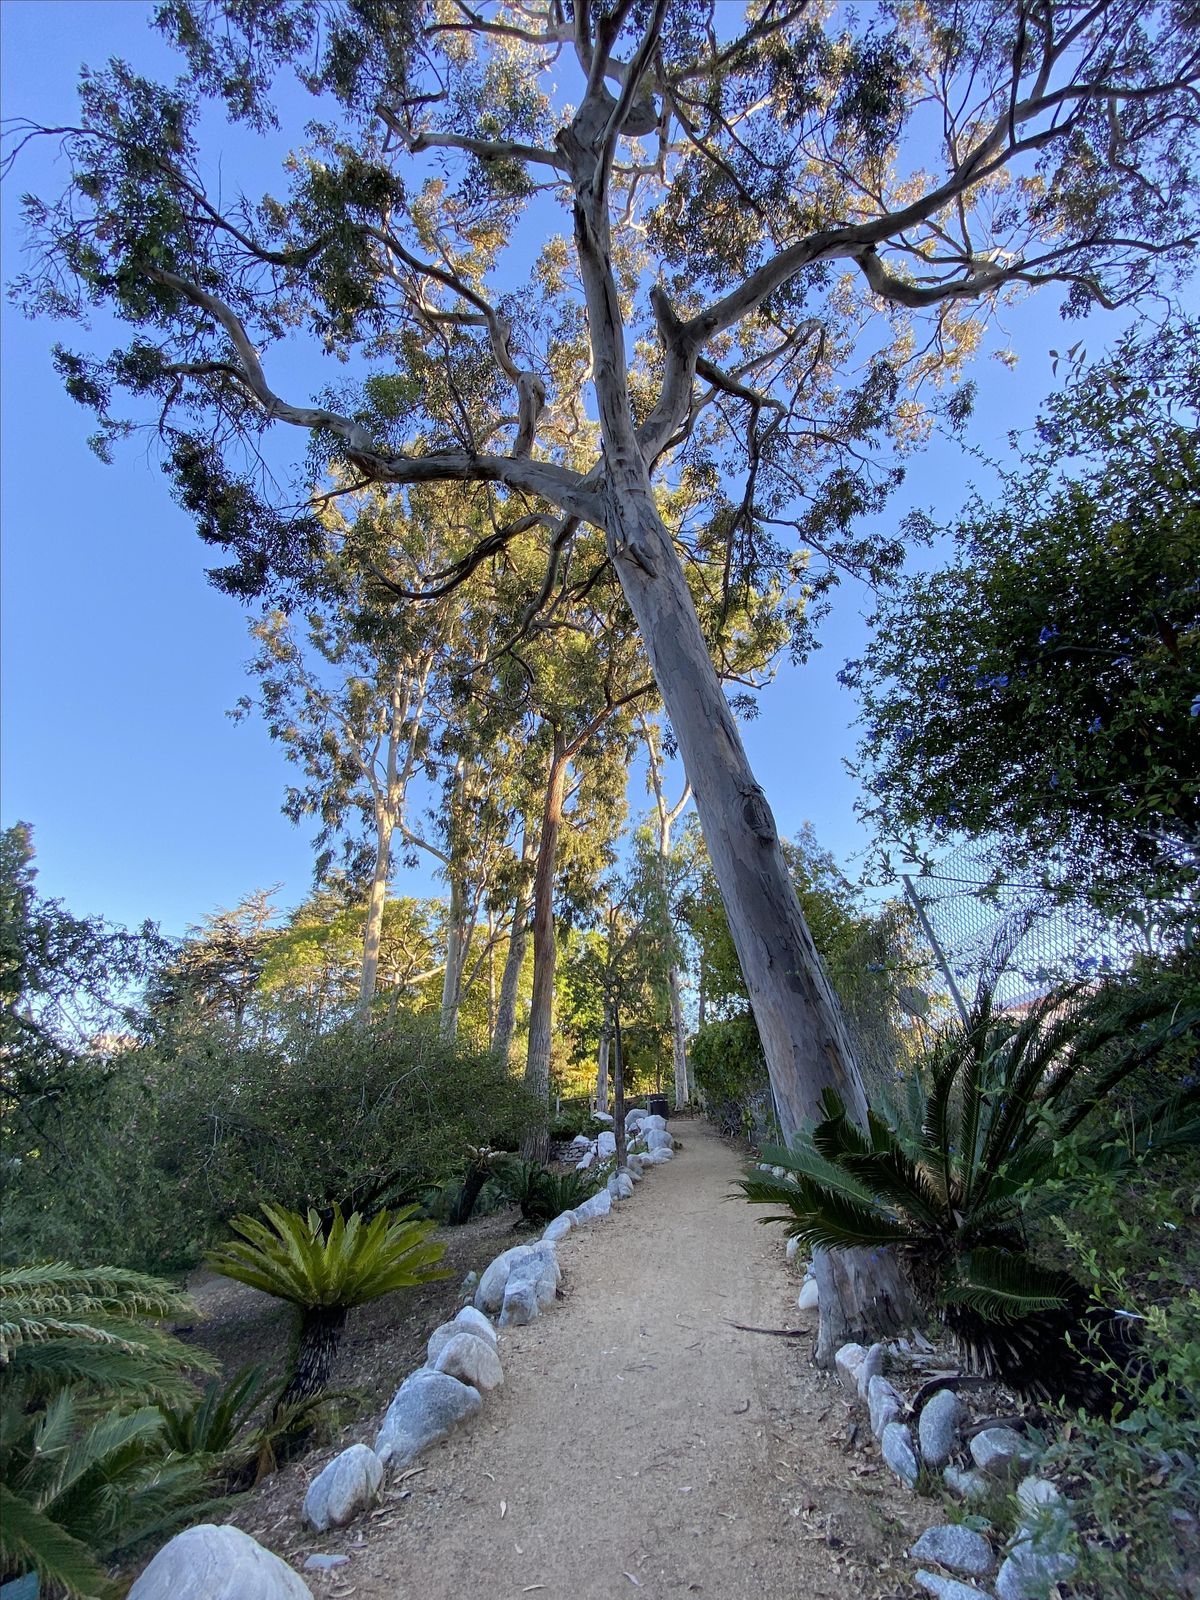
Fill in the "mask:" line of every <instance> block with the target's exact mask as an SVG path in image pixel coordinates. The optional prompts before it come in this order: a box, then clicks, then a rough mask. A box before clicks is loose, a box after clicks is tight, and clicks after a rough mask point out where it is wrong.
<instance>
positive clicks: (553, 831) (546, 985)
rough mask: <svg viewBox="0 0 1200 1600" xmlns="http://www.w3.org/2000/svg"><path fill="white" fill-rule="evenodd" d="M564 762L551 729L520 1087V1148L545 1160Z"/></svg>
mask: <svg viewBox="0 0 1200 1600" xmlns="http://www.w3.org/2000/svg"><path fill="white" fill-rule="evenodd" d="M567 764H568V763H567V758H566V743H565V741H564V739H563V736H562V734H561V733H560V732H559V731H558V730H557V729H555V733H554V752H553V754H552V756H551V758H550V773H549V776H548V778H547V781H546V801H545V805H544V807H543V810H542V831H541V835H540V837H539V839H538V850H537V867H536V869H535V871H534V877H533V996H532V999H531V1001H530V1006H529V1050H528V1054H527V1056H526V1060H525V1087H526V1088H527V1089H528V1090H529V1092H530V1094H531V1095H532V1096H533V1099H534V1103H535V1104H536V1105H537V1107H538V1108H539V1111H540V1115H541V1122H540V1126H538V1127H535V1128H533V1129H531V1131H530V1132H529V1133H528V1134H527V1135H526V1138H525V1141H524V1143H523V1145H522V1147H521V1151H522V1154H523V1155H524V1156H525V1157H526V1158H527V1159H532V1160H536V1161H545V1159H546V1156H547V1155H548V1153H549V1149H550V1130H549V1101H550V1050H551V1043H552V1033H553V1027H554V969H555V965H556V963H557V955H558V951H557V946H556V944H555V937H554V866H555V861H556V859H557V856H558V835H559V830H560V829H561V827H562V818H563V798H564V796H565V794H566V787H567Z"/></svg>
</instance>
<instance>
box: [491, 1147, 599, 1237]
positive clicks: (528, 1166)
mask: <svg viewBox="0 0 1200 1600" xmlns="http://www.w3.org/2000/svg"><path fill="white" fill-rule="evenodd" d="M495 1182H496V1185H497V1187H498V1189H499V1190H500V1192H501V1193H502V1194H504V1195H505V1196H506V1197H507V1198H508V1199H509V1200H510V1201H511V1202H512V1204H513V1205H516V1206H520V1208H521V1220H522V1221H523V1222H524V1223H525V1224H526V1225H527V1226H529V1227H544V1226H545V1224H546V1223H547V1222H552V1221H553V1220H554V1218H555V1217H557V1216H559V1215H560V1214H561V1213H562V1212H564V1211H571V1210H573V1209H574V1208H575V1207H576V1206H578V1205H582V1204H583V1202H584V1201H585V1200H586V1199H587V1198H588V1196H589V1195H593V1194H595V1192H596V1190H597V1188H598V1187H599V1175H598V1174H596V1173H594V1172H593V1173H584V1172H552V1171H551V1170H550V1169H549V1168H548V1167H543V1166H542V1164H541V1163H540V1162H538V1161H520V1160H513V1161H505V1162H504V1163H503V1164H501V1165H499V1166H498V1167H497V1171H496V1178H495Z"/></svg>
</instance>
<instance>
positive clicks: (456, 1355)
mask: <svg viewBox="0 0 1200 1600" xmlns="http://www.w3.org/2000/svg"><path fill="white" fill-rule="evenodd" d="M509 1281H510V1282H511V1279H510V1280H509ZM433 1370H434V1371H435V1372H446V1373H449V1375H450V1376H451V1377H452V1378H457V1379H458V1380H459V1382H460V1383H469V1384H471V1385H472V1387H473V1388H476V1389H478V1390H479V1392H480V1393H481V1394H487V1392H488V1390H489V1389H498V1388H499V1387H500V1385H501V1384H502V1383H503V1382H504V1369H503V1368H502V1367H501V1365H500V1357H499V1356H498V1355H497V1354H496V1346H495V1345H494V1344H492V1343H491V1342H490V1340H488V1339H483V1338H481V1337H480V1336H479V1334H477V1333H470V1332H469V1331H468V1330H467V1329H465V1328H464V1329H462V1330H461V1331H460V1332H459V1334H458V1336H457V1337H456V1338H454V1339H451V1340H450V1342H449V1343H448V1344H447V1345H446V1346H445V1347H444V1348H443V1349H442V1350H441V1351H440V1352H439V1354H438V1358H437V1360H436V1361H435V1362H434V1363H433Z"/></svg>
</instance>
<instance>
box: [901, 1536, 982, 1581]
mask: <svg viewBox="0 0 1200 1600" xmlns="http://www.w3.org/2000/svg"><path fill="white" fill-rule="evenodd" d="M908 1553H909V1555H910V1556H911V1557H912V1559H913V1560H914V1561H932V1562H934V1563H935V1565H937V1566H939V1567H945V1569H946V1571H947V1572H954V1573H957V1574H958V1576H959V1577H962V1578H986V1577H987V1575H988V1573H989V1572H994V1571H995V1570H996V1557H995V1556H994V1555H993V1554H992V1547H991V1545H990V1544H989V1543H988V1542H987V1540H986V1539H985V1538H984V1537H983V1535H982V1534H981V1533H976V1532H975V1530H974V1529H973V1528H964V1527H962V1526H960V1525H959V1524H957V1523H953V1522H947V1523H943V1524H941V1525H940V1526H937V1527H933V1528H926V1529H925V1532H924V1533H923V1534H922V1535H921V1537H920V1538H919V1539H918V1540H917V1542H916V1544H914V1545H913V1547H912V1549H911V1550H910V1551H909V1552H908Z"/></svg>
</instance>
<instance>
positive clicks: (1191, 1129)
mask: <svg viewBox="0 0 1200 1600" xmlns="http://www.w3.org/2000/svg"><path fill="white" fill-rule="evenodd" d="M1163 1011H1164V1008H1163V1006H1162V1003H1161V996H1159V995H1157V994H1156V993H1155V992H1154V991H1153V990H1152V989H1151V990H1148V991H1144V990H1141V989H1139V988H1138V987H1137V986H1136V985H1134V986H1126V987H1124V988H1123V989H1120V990H1118V989H1117V988H1115V987H1114V989H1113V990H1109V991H1106V992H1103V993H1102V994H1100V995H1099V996H1089V997H1086V998H1085V999H1084V1000H1083V1001H1082V1003H1081V1001H1080V995H1079V993H1078V991H1068V992H1062V991H1060V992H1058V993H1056V994H1053V995H1050V996H1048V997H1046V998H1045V999H1044V1000H1042V1001H1040V1002H1038V1004H1036V1005H1035V1006H1033V1007H1031V1008H1030V1009H1029V1011H1028V1012H1027V1014H1026V1015H1025V1016H1024V1017H1023V1018H1021V1019H1020V1020H1018V1019H1016V1018H1013V1017H1011V1016H1006V1015H1004V1014H1002V1013H998V1012H996V1011H995V1010H994V1009H993V1006H992V1000H991V996H990V995H989V994H987V993H982V992H981V995H980V998H979V1000H978V1002H977V1005H976V1009H975V1011H974V1013H973V1015H972V1017H971V1019H970V1021H969V1023H968V1025H967V1026H966V1027H964V1028H955V1029H951V1030H949V1031H947V1033H945V1034H944V1035H943V1036H942V1038H941V1039H940V1040H939V1041H938V1043H937V1045H936V1046H935V1048H934V1050H933V1051H932V1053H931V1056H930V1059H929V1061H928V1062H927V1063H926V1070H925V1071H924V1073H923V1074H921V1075H919V1076H916V1077H914V1078H913V1079H912V1080H911V1081H910V1083H909V1085H908V1089H909V1093H908V1096H907V1100H906V1102H905V1103H903V1104H900V1103H898V1104H896V1105H895V1106H893V1107H892V1108H891V1116H890V1118H889V1119H885V1118H884V1117H882V1116H879V1115H877V1114H875V1113H874V1112H872V1113H871V1114H870V1118H869V1124H868V1126H867V1127H866V1128H865V1129H864V1128H860V1127H858V1126H857V1125H856V1124H855V1123H853V1122H852V1121H851V1120H850V1118H849V1117H848V1116H847V1115H846V1112H845V1109H844V1107H843V1106H842V1103H841V1101H840V1100H839V1099H838V1097H837V1095H836V1094H834V1093H833V1091H832V1090H826V1091H825V1094H824V1096H823V1097H822V1098H823V1104H824V1108H825V1116H824V1119H823V1120H822V1121H821V1122H819V1123H818V1124H817V1126H816V1127H815V1128H814V1129H813V1131H812V1133H811V1135H810V1136H808V1137H804V1138H801V1139H799V1140H798V1141H797V1142H796V1144H795V1146H794V1148H793V1149H791V1150H790V1151H789V1150H776V1151H767V1152H764V1155H765V1158H766V1159H767V1160H769V1161H771V1162H773V1163H774V1164H776V1165H782V1166H784V1167H786V1168H788V1169H789V1171H790V1172H791V1173H792V1175H793V1177H794V1180H795V1181H794V1182H785V1181H782V1180H777V1179H774V1178H772V1177H769V1176H767V1175H765V1174H763V1173H761V1172H754V1173H752V1174H751V1175H750V1176H748V1177H747V1178H746V1179H745V1180H743V1183H742V1188H743V1191H744V1193H745V1194H746V1196H747V1198H748V1199H750V1200H752V1201H755V1202H760V1203H761V1202H768V1203H778V1204H779V1205H781V1206H782V1207H783V1208H784V1209H783V1211H782V1213H781V1214H777V1215H775V1216H773V1217H769V1218H766V1219H764V1220H767V1221H781V1222H783V1223H785V1225H786V1226H787V1229H788V1232H789V1233H790V1234H792V1235H794V1236H795V1237H798V1238H800V1239H802V1240H803V1241H804V1242H805V1243H806V1244H808V1245H811V1246H816V1247H821V1248H825V1249H837V1248H840V1247H845V1246H855V1245H858V1246H867V1247H878V1246H887V1245H890V1246H894V1247H896V1248H897V1249H898V1250H899V1252H900V1257H901V1260H902V1262H903V1263H904V1265H905V1267H906V1270H907V1273H908V1276H909V1278H910V1280H911V1281H912V1284H913V1288H914V1290H915V1292H916V1294H917V1296H918V1298H919V1300H920V1301H921V1302H922V1303H923V1304H924V1305H925V1307H926V1309H927V1310H929V1311H931V1312H933V1313H934V1314H936V1315H937V1316H938V1317H939V1318H940V1319H941V1320H942V1321H943V1322H944V1323H945V1324H946V1326H947V1327H948V1328H949V1329H950V1331H951V1332H952V1333H953V1334H954V1336H955V1338H956V1339H957V1341H958V1343H959V1344H960V1346H961V1347H962V1349H963V1351H964V1353H965V1355H966V1357H967V1359H968V1360H969V1362H970V1363H971V1364H972V1365H973V1366H975V1367H976V1368H978V1369H979V1370H982V1371H984V1372H987V1373H991V1374H996V1375H999V1376H1002V1377H1003V1378H1005V1379H1006V1380H1007V1381H1008V1382H1010V1383H1013V1384H1015V1385H1017V1386H1018V1387H1021V1388H1024V1389H1026V1390H1027V1391H1028V1392H1030V1393H1034V1394H1042V1395H1047V1396H1049V1397H1051V1398H1057V1397H1058V1396H1059V1395H1063V1394H1075V1395H1077V1396H1078V1397H1079V1398H1080V1399H1086V1400H1087V1402H1088V1403H1089V1404H1091V1405H1096V1404H1099V1403H1101V1402H1102V1400H1103V1398H1104V1396H1105V1393H1106V1390H1105V1387H1104V1385H1105V1383H1106V1382H1107V1379H1106V1377H1105V1371H1106V1364H1105V1363H1104V1362H1103V1361H1097V1360H1095V1359H1093V1360H1091V1361H1090V1362H1085V1363H1083V1364H1082V1365H1081V1362H1080V1349H1083V1350H1088V1351H1091V1352H1092V1354H1093V1356H1096V1355H1098V1354H1101V1353H1112V1352H1115V1351H1116V1350H1118V1349H1121V1348H1122V1347H1125V1346H1127V1345H1128V1343H1129V1339H1128V1333H1129V1324H1128V1322H1123V1321H1122V1320H1121V1319H1120V1318H1119V1317H1117V1316H1116V1315H1114V1314H1112V1313H1109V1312H1106V1311H1104V1310H1103V1309H1102V1308H1098V1307H1096V1306H1095V1305H1094V1304H1093V1303H1092V1301H1091V1298H1090V1295H1089V1293H1088V1290H1087V1289H1086V1287H1085V1286H1084V1285H1083V1284H1082V1283H1081V1282H1080V1281H1079V1279H1078V1278H1077V1277H1076V1276H1074V1275H1073V1274H1071V1273H1069V1272H1064V1271H1062V1270H1060V1269H1059V1268H1057V1267H1055V1266H1053V1265H1050V1264H1048V1263H1046V1262H1045V1261H1044V1260H1042V1261H1039V1260H1036V1259H1035V1258H1034V1257H1033V1256H1032V1255H1031V1254H1030V1251H1029V1240H1028V1237H1027V1235H1026V1232H1025V1229H1024V1226H1023V1212H1024V1210H1025V1208H1026V1206H1027V1205H1028V1204H1029V1203H1030V1202H1031V1200H1033V1201H1035V1202H1036V1198H1037V1196H1038V1195H1039V1193H1041V1192H1042V1191H1044V1190H1045V1189H1046V1187H1047V1186H1048V1185H1051V1184H1053V1185H1054V1186H1055V1187H1056V1189H1057V1190H1059V1191H1061V1189H1062V1188H1063V1187H1064V1186H1065V1185H1066V1184H1067V1183H1068V1181H1069V1180H1073V1181H1074V1183H1075V1184H1076V1185H1077V1186H1083V1187H1085V1188H1086V1186H1087V1185H1088V1184H1089V1183H1090V1182H1091V1181H1092V1174H1093V1173H1094V1171H1096V1170H1099V1169H1103V1170H1107V1171H1112V1172H1116V1171H1118V1170H1122V1163H1123V1158H1122V1152H1121V1150H1120V1148H1118V1147H1115V1146H1114V1145H1113V1143H1112V1141H1111V1140H1110V1139H1109V1137H1108V1135H1107V1130H1106V1129H1105V1127H1104V1125H1103V1123H1101V1124H1100V1126H1099V1127H1098V1128H1097V1127H1095V1114H1096V1112H1097V1108H1099V1107H1103V1106H1105V1105H1106V1104H1107V1100H1108V1096H1109V1095H1110V1094H1111V1092H1112V1090H1113V1089H1114V1088H1115V1087H1116V1086H1117V1085H1118V1084H1120V1083H1121V1082H1122V1080H1123V1079H1126V1078H1128V1077H1129V1076H1130V1075H1131V1074H1133V1073H1134V1072H1136V1071H1138V1070H1139V1069H1141V1068H1142V1067H1144V1065H1145V1064H1146V1062H1148V1061H1149V1060H1151V1059H1153V1058H1154V1057H1155V1055H1156V1054H1157V1053H1158V1052H1160V1051H1161V1050H1162V1049H1163V1048H1164V1047H1165V1046H1167V1045H1169V1044H1171V1043H1172V1042H1173V1041H1175V1040H1178V1039H1179V1038H1181V1037H1183V1036H1184V1035H1186V1034H1188V1033H1191V1032H1193V1031H1194V1030H1195V1029H1196V1028H1197V1026H1198V1024H1200V1016H1198V1014H1197V1013H1194V1012H1180V1010H1179V1008H1178V1007H1177V1006H1176V1005H1174V1004H1172V1005H1170V1006H1169V1007H1167V1008H1166V1009H1165V1014H1163ZM1198 1110H1200V1090H1196V1091H1192V1092H1189V1093H1185V1094H1184V1095H1182V1096H1179V1095H1176V1096H1173V1097H1170V1098H1169V1099H1168V1101H1167V1102H1166V1103H1165V1104H1164V1105H1160V1106H1155V1107H1151V1108H1150V1109H1149V1110H1147V1111H1146V1112H1144V1113H1143V1114H1142V1116H1141V1117H1139V1118H1136V1119H1135V1121H1134V1124H1133V1126H1132V1130H1131V1136H1130V1142H1129V1146H1128V1149H1127V1151H1126V1156H1128V1158H1129V1160H1130V1161H1132V1160H1134V1159H1135V1158H1137V1159H1140V1154H1139V1153H1144V1152H1145V1151H1146V1150H1148V1149H1149V1148H1150V1147H1151V1146H1153V1148H1154V1149H1155V1150H1156V1152H1159V1151H1162V1150H1163V1149H1169V1148H1170V1147H1171V1146H1172V1144H1176V1145H1186V1144H1190V1143H1195V1142H1197V1141H1198V1140H1200V1115H1198V1114H1197V1112H1198ZM1073 1135H1074V1140H1073V1141H1072V1136H1073ZM1068 1148H1069V1149H1071V1150H1073V1151H1074V1154H1073V1156H1072V1158H1071V1159H1072V1162H1073V1163H1074V1165H1073V1166H1069V1165H1068V1163H1067V1161H1066V1160H1065V1158H1064V1150H1066V1149H1068ZM1130 1152H1132V1154H1130ZM1126 1164H1128V1163H1126Z"/></svg>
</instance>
